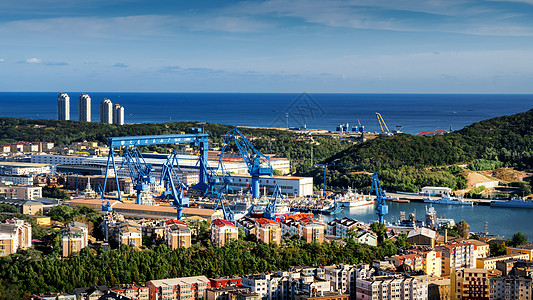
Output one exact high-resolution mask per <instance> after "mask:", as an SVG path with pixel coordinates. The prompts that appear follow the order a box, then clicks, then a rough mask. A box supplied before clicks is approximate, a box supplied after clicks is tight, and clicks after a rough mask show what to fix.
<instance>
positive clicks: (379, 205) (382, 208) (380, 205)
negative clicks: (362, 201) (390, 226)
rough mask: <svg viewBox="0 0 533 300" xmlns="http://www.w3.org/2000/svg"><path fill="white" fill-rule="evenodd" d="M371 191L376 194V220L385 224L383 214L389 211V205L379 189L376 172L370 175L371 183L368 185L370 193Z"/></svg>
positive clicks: (383, 193)
mask: <svg viewBox="0 0 533 300" xmlns="http://www.w3.org/2000/svg"><path fill="white" fill-rule="evenodd" d="M372 192H374V193H375V194H376V214H377V215H378V221H379V223H381V224H385V215H386V214H388V213H389V206H388V205H387V203H386V202H385V199H387V196H386V195H385V192H384V191H383V190H382V189H381V184H380V183H379V178H378V173H377V172H376V173H374V175H372V185H371V186H370V194H371V195H372Z"/></svg>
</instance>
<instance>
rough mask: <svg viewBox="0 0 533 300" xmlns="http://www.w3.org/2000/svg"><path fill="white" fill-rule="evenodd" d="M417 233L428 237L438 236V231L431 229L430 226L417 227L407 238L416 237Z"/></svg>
mask: <svg viewBox="0 0 533 300" xmlns="http://www.w3.org/2000/svg"><path fill="white" fill-rule="evenodd" d="M417 235H422V236H425V237H428V238H430V239H434V238H436V237H437V232H436V231H434V230H431V229H429V228H421V227H418V228H415V229H414V230H411V231H409V234H408V235H407V238H410V237H414V236H417Z"/></svg>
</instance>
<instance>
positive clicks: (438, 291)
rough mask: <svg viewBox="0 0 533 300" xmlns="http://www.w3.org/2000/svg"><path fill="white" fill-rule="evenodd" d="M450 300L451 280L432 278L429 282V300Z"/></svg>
mask: <svg viewBox="0 0 533 300" xmlns="http://www.w3.org/2000/svg"><path fill="white" fill-rule="evenodd" d="M450 299H451V290H450V278H432V279H430V280H429V281H428V300H450Z"/></svg>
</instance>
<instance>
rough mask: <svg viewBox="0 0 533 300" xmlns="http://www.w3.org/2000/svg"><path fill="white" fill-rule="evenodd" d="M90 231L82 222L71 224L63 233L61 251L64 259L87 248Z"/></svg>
mask: <svg viewBox="0 0 533 300" xmlns="http://www.w3.org/2000/svg"><path fill="white" fill-rule="evenodd" d="M88 240H89V231H88V229H87V226H86V225H85V224H83V223H80V222H71V223H69V224H68V225H67V227H65V228H64V229H63V230H62V231H61V250H62V255H63V256H64V257H67V256H70V255H71V254H72V253H76V252H79V251H80V250H81V249H83V248H85V247H87V243H88Z"/></svg>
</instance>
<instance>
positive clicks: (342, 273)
mask: <svg viewBox="0 0 533 300" xmlns="http://www.w3.org/2000/svg"><path fill="white" fill-rule="evenodd" d="M324 278H325V279H326V280H328V281H329V282H331V289H332V290H333V291H335V292H337V293H340V294H353V289H354V287H355V278H356V268H355V267H354V266H353V265H342V264H341V265H333V266H325V267H324Z"/></svg>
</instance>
